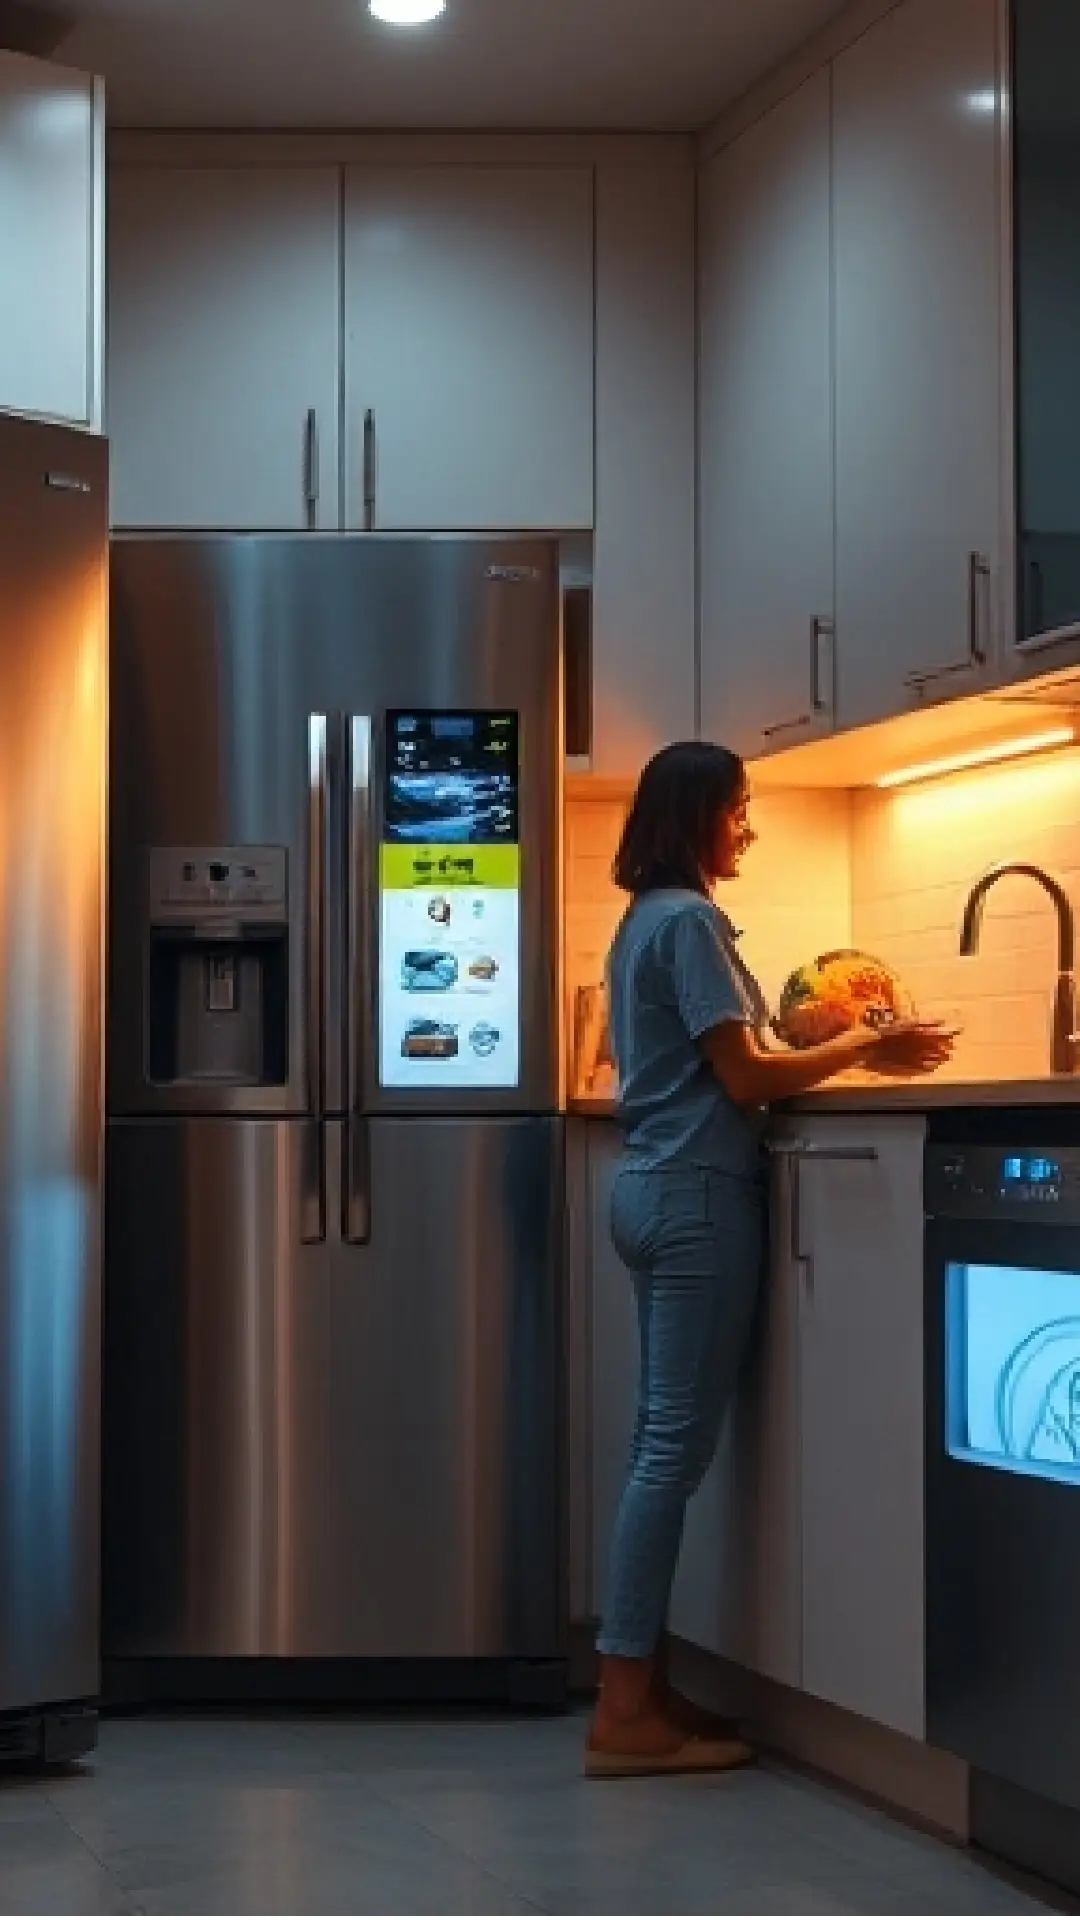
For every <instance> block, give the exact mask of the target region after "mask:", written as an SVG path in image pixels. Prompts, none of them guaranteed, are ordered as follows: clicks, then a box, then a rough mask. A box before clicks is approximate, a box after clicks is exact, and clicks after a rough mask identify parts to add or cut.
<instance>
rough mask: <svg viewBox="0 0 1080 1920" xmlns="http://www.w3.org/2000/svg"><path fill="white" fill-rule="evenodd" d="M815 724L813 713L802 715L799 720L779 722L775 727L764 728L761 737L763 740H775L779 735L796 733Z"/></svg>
mask: <svg viewBox="0 0 1080 1920" xmlns="http://www.w3.org/2000/svg"><path fill="white" fill-rule="evenodd" d="M813 724H814V716H813V714H812V713H800V715H799V717H798V719H797V720H778V721H777V722H776V725H775V726H772V727H762V729H761V737H762V739H763V740H775V739H776V737H777V735H778V734H781V733H795V732H796V731H797V730H798V729H799V728H801V727H812V726H813Z"/></svg>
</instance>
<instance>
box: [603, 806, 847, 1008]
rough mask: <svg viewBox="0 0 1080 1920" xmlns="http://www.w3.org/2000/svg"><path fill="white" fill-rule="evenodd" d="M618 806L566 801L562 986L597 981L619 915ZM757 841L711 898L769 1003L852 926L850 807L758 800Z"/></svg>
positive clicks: (843, 939) (837, 943)
mask: <svg viewBox="0 0 1080 1920" xmlns="http://www.w3.org/2000/svg"><path fill="white" fill-rule="evenodd" d="M624 813H625V803H624V802H621V801H618V800H615V801H612V800H610V799H603V800H599V799H598V800H581V799H576V798H575V799H573V800H571V801H570V803H569V805H568V808H567V820H566V977H567V985H568V988H569V990H570V992H571V995H572V994H573V991H574V989H575V988H576V987H578V986H583V985H588V984H589V983H590V982H591V981H595V980H599V979H601V978H602V977H603V968H604V956H605V954H606V952H607V949H608V944H609V942H610V940H611V936H612V934H613V933H614V931H615V928H616V926H617V925H618V921H619V916H620V914H621V913H622V911H623V907H624V906H625V900H624V897H623V895H622V894H620V893H619V891H618V889H617V888H616V887H615V886H614V884H613V883H612V879H611V863H612V859H613V857H614V854H615V848H616V846H617V844H618V839H619V833H620V831H621V829H622V823H623V816H624ZM753 819H754V826H755V829H756V831H757V832H758V834H759V835H760V839H759V842H758V845H757V846H756V847H754V849H753V850H752V852H751V853H750V854H749V855H748V857H747V861H746V865H745V868H744V872H743V876H742V878H741V879H739V880H738V881H736V882H734V883H733V884H732V885H731V886H728V887H725V888H724V889H723V892H722V894H721V895H720V896H719V898H720V901H721V904H722V906H723V908H724V911H725V913H728V914H729V915H730V916H731V918H732V920H733V921H734V922H735V925H736V926H737V927H741V928H743V929H744V939H743V943H742V947H743V952H744V953H745V955H746V960H747V964H748V965H749V966H750V967H752V968H753V970H754V972H755V973H756V974H757V976H758V978H759V979H760V981H761V983H762V986H763V987H764V989H765V991H766V993H767V994H769V995H770V996H775V995H776V994H777V993H778V992H779V989H780V988H781V986H782V985H783V983H784V981H785V979H786V978H787V975H788V974H789V973H790V972H791V970H792V968H793V967H796V966H798V965H799V963H800V961H803V960H807V959H809V958H810V957H811V955H812V954H814V953H819V952H820V951H821V949H822V948H823V947H831V946H842V945H843V944H845V942H846V941H847V940H848V937H849V933H850V922H851V895H850V846H851V833H850V819H851V811H850V801H849V798H848V796H847V794H843V793H839V794H838V793H821V792H818V793H775V794H766V795H764V796H763V797H762V798H761V799H759V800H758V801H757V803H756V804H755V807H754V816H753Z"/></svg>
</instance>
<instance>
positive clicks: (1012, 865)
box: [960, 860, 1080, 1073]
mask: <svg viewBox="0 0 1080 1920" xmlns="http://www.w3.org/2000/svg"><path fill="white" fill-rule="evenodd" d="M1010 875H1013V876H1016V875H1018V876H1019V877H1020V878H1021V879H1028V880H1034V881H1035V882H1036V884H1037V885H1038V886H1040V887H1042V888H1043V891H1044V892H1045V893H1048V894H1049V895H1050V898H1051V900H1052V901H1053V903H1054V912H1055V913H1056V915H1057V929H1058V967H1057V980H1056V982H1055V984H1054V1018H1053V1026H1052V1029H1051V1036H1050V1071H1051V1073H1075V1071H1076V1059H1077V1042H1078V1038H1080V1036H1078V1034H1077V1027H1076V1017H1077V1005H1076V923H1075V918H1074V915H1073V909H1072V901H1071V900H1070V899H1069V896H1068V894H1067V893H1066V892H1065V889H1064V887H1063V886H1062V885H1061V883H1060V881H1057V880H1055V879H1054V878H1053V877H1052V875H1050V874H1049V873H1045V872H1044V871H1043V869H1042V867H1037V866H1034V865H1033V864H1032V863H1031V862H1030V861H1026V860H1009V861H1006V862H1004V863H1003V864H1002V865H1001V866H997V867H991V868H990V869H989V871H988V872H987V873H984V874H983V876H982V878H981V880H977V881H976V883H975V885H974V886H973V887H972V889H971V892H970V893H969V895H968V898H967V902H966V904H965V907H964V920H963V925H962V927H961V929H960V952H961V953H962V954H963V955H964V956H965V957H970V956H971V955H973V954H976V953H978V951H979V936H980V933H981V931H982V922H983V911H984V909H985V906H986V897H987V894H988V893H989V892H990V890H991V888H993V887H995V886H996V885H997V883H998V881H999V880H1005V879H1007V878H1008V877H1009V876H1010Z"/></svg>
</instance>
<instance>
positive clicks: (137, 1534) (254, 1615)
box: [106, 1119, 562, 1658]
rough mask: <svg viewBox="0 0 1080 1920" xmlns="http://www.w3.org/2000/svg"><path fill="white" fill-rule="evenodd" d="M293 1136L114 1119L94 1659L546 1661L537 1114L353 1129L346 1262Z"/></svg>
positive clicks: (334, 1166) (549, 1256)
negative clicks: (361, 1198) (103, 1499)
mask: <svg viewBox="0 0 1080 1920" xmlns="http://www.w3.org/2000/svg"><path fill="white" fill-rule="evenodd" d="M302 1132H303V1128H302V1123H301V1124H297V1123H293V1122H290V1121H277V1122H275V1121H266V1120H251V1121H233V1120H228V1121H225V1120H213V1119H211V1120H191V1119H188V1120H177V1121H163V1122H161V1123H157V1124H155V1125H153V1126H150V1127H144V1126H141V1125H139V1124H138V1123H132V1124H117V1125H115V1126H114V1127H113V1129H112V1146H111V1153H110V1175H109V1208H110V1219H111V1220H113V1221H116V1220H123V1221H124V1223H125V1230H124V1233H123V1236H122V1238H117V1239H116V1241H115V1243H114V1244H113V1246H112V1248H111V1251H110V1262H109V1289H110V1296H109V1301H110V1316H109V1336H108V1338H109V1347H108V1354H109V1361H110V1372H109V1379H110V1393H109V1401H108V1408H107V1418H108V1420H109V1423H110V1428H111V1429H112V1432H113V1433H114V1435H115V1438H116V1441H117V1444H118V1445H119V1444H121V1443H122V1441H123V1438H124V1436H127V1437H128V1441H129V1451H128V1453H127V1460H126V1469H125V1471H124V1472H122V1473H120V1474H117V1475H116V1476H115V1477H114V1478H113V1480H112V1483H111V1486H110V1501H109V1509H108V1520H109V1530H108V1535H107V1558H108V1566H109V1586H108V1638H107V1642H106V1652H107V1653H109V1652H113V1653H115V1652H118V1651H121V1650H122V1651H123V1652H124V1653H126V1654H131V1655H140V1656H144V1657H147V1656H153V1655H177V1654H190V1655H203V1656H219V1657H220V1656H225V1657H228V1656H241V1655H244V1656H253V1655H270V1654H274V1655H294V1656H296V1655H308V1656H326V1655H348V1654H362V1655H366V1656H374V1657H416V1658H419V1657H429V1658H431V1657H434V1658H439V1657H458V1658H470V1657H474V1656H481V1655H482V1656H486V1657H499V1656H506V1657H509V1656H512V1655H518V1656H528V1655H529V1654H532V1653H535V1654H538V1655H545V1654H550V1653H551V1652H553V1651H554V1644H553V1634H554V1626H553V1622H555V1621H557V1618H558V1602H559V1594H558V1587H557V1567H558V1558H557V1545H558V1543H557V1524H558V1515H557V1510H556V1503H555V1487H556V1484H557V1482H556V1467H557V1461H556V1457H555V1455H556V1446H555V1436H556V1411H557V1409H556V1407H555V1404H554V1395H555V1379H556V1368H555V1361H556V1347H557V1340H558V1332H559V1327H558V1316H557V1311H556V1302H555V1300H554V1297H553V1289H552V1284H551V1280H552V1275H553V1274H554V1273H555V1272H557V1270H558V1257H559V1256H558V1243H557V1241H558V1232H559V1220H560V1211H561V1210H560V1206H559V1200H560V1191H559V1188H560V1180H561V1162H562V1139H561V1129H560V1123H559V1122H558V1121H557V1120H535V1121H532V1120H521V1121H514V1120H509V1121H504V1120H486V1121H470V1120H435V1121H433V1122H431V1123H429V1124H425V1125H417V1124H416V1123H415V1122H413V1121H410V1120H396V1119H387V1120H377V1121H374V1122H373V1123H372V1124H371V1126H370V1128H369V1133H370V1144H371V1156H372V1165H371V1175H370V1178H371V1185H372V1190H373V1192H374V1194H375V1196H376V1201H375V1207H374V1212H373V1220H372V1230H371V1240H370V1244H369V1245H367V1246H365V1247H363V1248H354V1247H352V1246H348V1245H346V1244H344V1243H343V1241H342V1239H341V1238H340V1236H339V1235H338V1234H337V1233H336V1232H335V1233H334V1235H333V1245H332V1246H331V1247H330V1248H329V1249H327V1248H322V1247H318V1248H305V1247H303V1246H302V1245H301V1243H300V1233H299V1206H300V1198H301V1194H302V1190H303V1170H302V1167H301V1164H300V1159H301V1150H302V1139H301V1136H302ZM345 1134H346V1129H345V1125H344V1123H343V1122H335V1123H332V1124H331V1125H330V1127H329V1128H328V1155H327V1159H328V1168H329V1183H330V1188H331V1194H332V1196H334V1195H336V1192H337V1191H339V1190H340V1186H341V1182H342V1179H343V1174H344V1168H343V1165H342V1160H343V1155H344V1152H345V1144H346V1143H345ZM395 1195H401V1196H405V1197H407V1204H404V1205H398V1204H395V1201H394V1196H395ZM380 1197H381V1200H382V1204H381V1205H380V1204H379V1200H380ZM328 1217H329V1219H330V1220H331V1221H333V1220H334V1219H335V1208H334V1204H333V1197H332V1198H331V1204H330V1210H329V1216H328ZM150 1275H152V1276H153V1283H152V1285H151V1284H148V1277H149V1276H150ZM134 1355H138V1356H139V1360H140V1364H138V1365H133V1364H132V1357H133V1356H134ZM136 1434H137V1435H138V1447H137V1449H135V1448H133V1447H130V1441H131V1439H132V1438H133V1437H134V1436H135V1435H136ZM555 1644H557V1643H555Z"/></svg>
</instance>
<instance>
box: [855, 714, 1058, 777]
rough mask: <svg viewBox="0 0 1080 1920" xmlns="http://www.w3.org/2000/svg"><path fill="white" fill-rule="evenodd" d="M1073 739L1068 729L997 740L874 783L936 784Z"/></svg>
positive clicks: (922, 764)
mask: <svg viewBox="0 0 1080 1920" xmlns="http://www.w3.org/2000/svg"><path fill="white" fill-rule="evenodd" d="M1074 738H1075V735H1074V733H1073V729H1072V728H1071V727H1048V728H1046V730H1045V731H1044V732H1042V733H1028V734H1024V735H1023V736H1022V737H1021V738H1020V739H1019V740H999V741H998V742H997V744H996V745H995V746H992V747H972V748H970V749H969V750H968V751H967V752H966V753H950V754H946V755H945V756H944V757H943V758H942V759H940V760H924V761H922V762H920V763H919V764H917V765H915V766H911V767H900V768H898V769H897V771H896V772H895V773H883V774H881V775H880V776H879V778H878V779H877V780H876V781H875V783H874V784H875V786H878V787H909V786H911V785H912V784H913V782H915V781H916V780H937V779H940V777H941V776H942V775H943V774H946V773H966V772H967V770H968V768H970V767H989V766H992V765H993V764H994V763H995V762H996V761H1000V760H1019V759H1021V758H1022V757H1023V756H1024V755H1025V754H1030V753H1046V752H1047V751H1048V750H1049V749H1050V748H1051V747H1067V746H1070V745H1071V744H1072V742H1073V740H1074Z"/></svg>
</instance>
